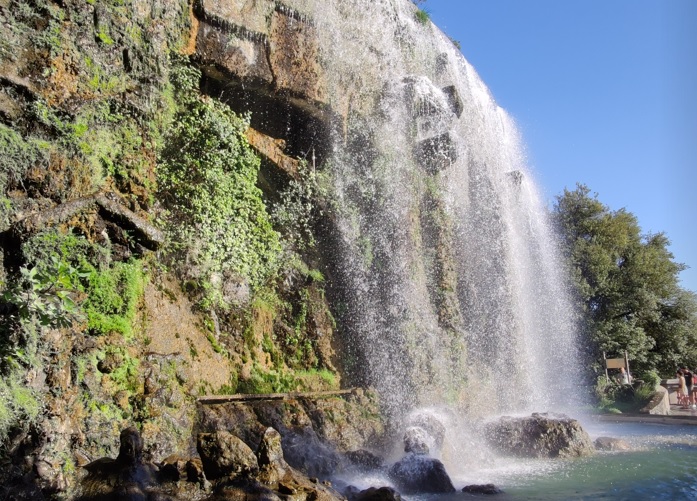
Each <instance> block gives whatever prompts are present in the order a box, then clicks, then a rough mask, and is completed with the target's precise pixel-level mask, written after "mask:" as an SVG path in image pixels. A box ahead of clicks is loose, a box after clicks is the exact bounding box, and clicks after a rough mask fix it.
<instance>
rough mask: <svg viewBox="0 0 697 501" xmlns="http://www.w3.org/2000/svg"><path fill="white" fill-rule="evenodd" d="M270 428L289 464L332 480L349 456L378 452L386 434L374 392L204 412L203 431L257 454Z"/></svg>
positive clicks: (203, 409)
mask: <svg viewBox="0 0 697 501" xmlns="http://www.w3.org/2000/svg"><path fill="white" fill-rule="evenodd" d="M269 427H272V428H274V429H275V430H277V431H278V432H279V433H280V437H281V441H282V445H283V449H284V451H285V460H286V461H288V463H289V464H290V465H292V466H293V467H294V468H298V469H301V470H303V471H305V472H307V473H308V474H310V475H312V476H317V477H327V476H328V475H330V474H332V473H333V472H335V471H336V470H337V469H339V468H340V465H342V464H344V463H346V460H345V459H344V457H343V454H344V453H349V452H351V451H358V450H361V449H368V448H374V447H376V446H377V447H379V446H380V444H382V443H383V440H384V431H385V429H384V424H383V422H382V419H381V418H380V415H379V408H378V402H377V399H376V395H375V393H373V392H371V391H367V392H366V391H363V390H360V389H359V390H356V391H355V392H354V393H353V394H350V395H348V396H347V397H346V398H324V399H317V400H312V399H304V398H298V399H292V398H291V399H286V400H283V401H280V402H279V401H259V402H245V403H238V402H235V403H227V404H216V405H204V406H200V408H199V424H198V428H199V430H200V431H201V432H215V431H216V430H228V431H229V432H231V433H233V434H235V435H237V436H239V437H240V438H241V439H242V440H244V442H245V443H247V444H248V445H249V447H250V448H252V449H254V450H256V449H257V448H258V447H260V444H261V443H262V440H263V437H264V434H265V433H266V430H267V428H269Z"/></svg>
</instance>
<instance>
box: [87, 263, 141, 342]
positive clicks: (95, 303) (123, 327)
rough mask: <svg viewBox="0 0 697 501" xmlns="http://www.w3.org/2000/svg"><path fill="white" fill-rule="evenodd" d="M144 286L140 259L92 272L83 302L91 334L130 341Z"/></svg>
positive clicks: (88, 278) (94, 269)
mask: <svg viewBox="0 0 697 501" xmlns="http://www.w3.org/2000/svg"><path fill="white" fill-rule="evenodd" d="M145 282H146V277H145V273H144V272H143V265H142V263H141V261H140V260H137V259H134V260H131V261H129V262H126V263H115V264H114V265H113V266H112V267H111V268H108V269H105V270H104V271H100V270H98V269H96V268H92V269H91V271H90V273H89V275H88V276H87V285H86V287H85V292H86V293H87V299H86V300H85V302H84V310H85V313H86V315H87V326H88V328H89V329H90V331H91V332H92V333H93V334H107V333H109V332H118V333H119V334H122V335H123V336H124V337H125V338H127V339H128V338H130V337H131V336H132V334H133V321H134V319H135V315H136V311H137V307H138V303H139V302H140V299H141V298H142V296H143V290H144V287H145Z"/></svg>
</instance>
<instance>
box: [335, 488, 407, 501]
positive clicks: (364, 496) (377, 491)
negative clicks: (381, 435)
mask: <svg viewBox="0 0 697 501" xmlns="http://www.w3.org/2000/svg"><path fill="white" fill-rule="evenodd" d="M347 497H348V499H349V501H402V496H400V495H399V492H397V491H396V490H394V489H393V488H392V487H370V488H369V489H365V490H362V491H360V492H358V493H355V494H353V495H351V496H347Z"/></svg>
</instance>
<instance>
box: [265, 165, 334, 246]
mask: <svg viewBox="0 0 697 501" xmlns="http://www.w3.org/2000/svg"><path fill="white" fill-rule="evenodd" d="M323 186H324V185H323V183H322V182H321V176H320V174H319V173H318V172H317V171H316V170H315V169H314V168H312V167H310V166H308V165H307V162H301V163H300V165H299V167H298V177H297V178H294V179H291V180H290V182H289V183H288V186H287V187H286V189H284V190H283V191H282V192H281V194H280V203H278V204H277V205H276V206H275V207H274V208H273V210H272V212H271V218H272V221H273V223H274V225H275V226H276V227H277V228H279V229H280V231H281V233H282V234H283V236H284V237H285V239H286V241H287V242H289V243H290V244H292V245H293V246H294V247H296V248H297V249H300V250H301V249H304V248H308V247H309V248H311V247H314V245H315V238H314V232H313V223H314V219H315V217H317V216H321V209H319V207H318V205H317V201H318V200H319V199H322V198H326V193H325V191H324V189H323Z"/></svg>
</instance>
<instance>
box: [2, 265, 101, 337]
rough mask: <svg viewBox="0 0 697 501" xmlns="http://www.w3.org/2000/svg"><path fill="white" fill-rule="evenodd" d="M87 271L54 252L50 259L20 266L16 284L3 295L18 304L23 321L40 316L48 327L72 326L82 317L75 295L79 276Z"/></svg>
mask: <svg viewBox="0 0 697 501" xmlns="http://www.w3.org/2000/svg"><path fill="white" fill-rule="evenodd" d="M86 275H87V274H86V273H84V272H81V271H79V270H78V269H76V268H74V267H73V266H72V265H71V264H70V263H67V262H65V261H61V260H60V259H58V258H57V257H56V256H51V258H50V259H49V261H48V262H47V263H42V264H41V265H37V266H33V267H31V268H27V267H22V268H20V279H19V281H18V282H16V283H15V287H13V288H11V289H8V290H7V291H5V293H4V295H3V299H4V300H5V301H6V302H7V303H9V304H13V305H15V306H16V307H17V315H18V316H19V319H20V320H21V321H26V320H30V319H32V318H36V319H38V321H39V324H40V325H42V326H46V327H49V326H50V327H69V326H70V325H72V323H73V321H75V320H78V319H80V318H81V315H80V313H79V312H78V308H77V303H76V301H75V299H74V295H75V292H76V291H77V289H78V285H77V284H78V279H79V277H84V276H86Z"/></svg>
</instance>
